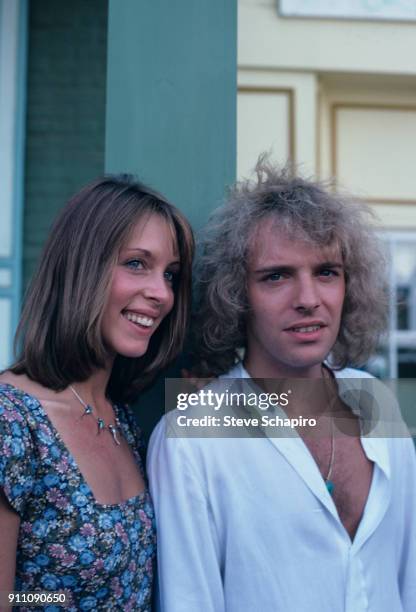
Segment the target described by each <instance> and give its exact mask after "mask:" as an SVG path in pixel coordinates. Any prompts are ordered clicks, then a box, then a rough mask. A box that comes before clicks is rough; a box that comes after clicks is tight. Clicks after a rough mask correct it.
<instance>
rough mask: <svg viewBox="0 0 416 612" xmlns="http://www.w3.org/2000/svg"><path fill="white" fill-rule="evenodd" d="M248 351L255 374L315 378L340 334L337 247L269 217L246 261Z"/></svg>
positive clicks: (342, 294)
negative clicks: (299, 235)
mask: <svg viewBox="0 0 416 612" xmlns="http://www.w3.org/2000/svg"><path fill="white" fill-rule="evenodd" d="M247 296H248V301H249V306H250V313H249V315H248V317H247V352H246V358H245V365H246V367H247V369H248V371H249V373H250V374H251V376H253V377H258V378H262V377H264V378H280V377H294V378H295V377H311V378H312V377H319V376H320V375H321V364H322V362H323V360H324V359H325V358H326V357H327V355H328V354H329V353H330V351H331V349H332V347H333V346H334V344H335V341H336V339H337V336H338V331H339V327H340V321H341V314H342V307H343V303H344V297H345V278H344V269H343V262H342V257H341V253H340V249H339V247H337V246H335V245H334V246H333V247H325V248H319V247H315V246H314V245H313V244H310V243H307V242H304V241H302V240H301V239H294V238H292V237H289V236H288V235H285V233H284V232H283V231H281V230H279V229H278V226H277V223H276V222H274V221H273V220H271V219H266V220H264V221H262V222H261V223H260V224H259V226H258V228H257V229H256V232H255V234H254V237H253V241H252V248H251V255H250V257H249V261H248V274H247Z"/></svg>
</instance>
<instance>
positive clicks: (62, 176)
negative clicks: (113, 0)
mask: <svg viewBox="0 0 416 612" xmlns="http://www.w3.org/2000/svg"><path fill="white" fill-rule="evenodd" d="M74 15H76V19H74ZM28 27H29V55H28V81H27V126H26V181H25V205H24V232H23V236H24V238H23V278H24V285H25V286H26V285H27V283H28V281H29V279H30V276H31V275H32V273H33V271H34V268H35V266H36V262H37V260H38V257H39V254H40V249H41V247H42V245H43V243H44V240H45V237H46V235H47V232H48V229H49V228H50V225H51V223H52V221H53V218H54V216H55V215H56V213H57V211H58V210H59V209H60V207H61V206H62V205H63V203H64V202H65V201H66V200H67V198H68V197H69V196H70V195H72V194H73V193H74V192H76V191H77V190H78V189H79V188H80V187H81V186H82V185H84V184H85V183H87V182H89V181H90V180H91V179H92V178H94V177H95V176H98V175H100V174H102V173H103V171H104V143H105V97H106V49H107V0H88V2H86V1H85V0H71V2H57V1H56V0H31V1H30V4H29V26H28Z"/></svg>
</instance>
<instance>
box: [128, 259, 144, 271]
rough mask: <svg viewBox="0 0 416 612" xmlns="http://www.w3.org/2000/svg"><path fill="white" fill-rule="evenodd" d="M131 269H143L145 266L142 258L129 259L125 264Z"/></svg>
mask: <svg viewBox="0 0 416 612" xmlns="http://www.w3.org/2000/svg"><path fill="white" fill-rule="evenodd" d="M124 265H125V266H126V267H127V268H130V270H142V269H143V268H144V264H143V262H142V261H141V260H140V259H129V260H128V261H126V263H125V264H124Z"/></svg>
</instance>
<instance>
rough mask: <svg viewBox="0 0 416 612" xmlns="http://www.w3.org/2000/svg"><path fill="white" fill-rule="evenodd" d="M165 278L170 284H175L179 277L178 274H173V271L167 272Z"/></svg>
mask: <svg viewBox="0 0 416 612" xmlns="http://www.w3.org/2000/svg"><path fill="white" fill-rule="evenodd" d="M164 276H165V279H166V280H167V281H168V283H171V284H173V283H174V282H175V280H176V278H177V276H178V275H177V273H176V272H172V271H171V270H166V272H165V275H164Z"/></svg>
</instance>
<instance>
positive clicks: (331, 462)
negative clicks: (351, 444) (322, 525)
mask: <svg viewBox="0 0 416 612" xmlns="http://www.w3.org/2000/svg"><path fill="white" fill-rule="evenodd" d="M321 372H322V378H323V379H325V378H328V375H327V373H326V370H325V368H324V366H323V365H321ZM329 418H330V419H331V456H330V459H329V466H328V472H327V475H326V477H324V481H325V486H326V488H327V490H328V493H329V494H330V495H332V494H333V492H334V489H335V483H334V481H333V480H331V476H332V470H333V468H334V463H335V435H334V420H333V419H334V417H333V416H332V415H331V416H330V417H329Z"/></svg>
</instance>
